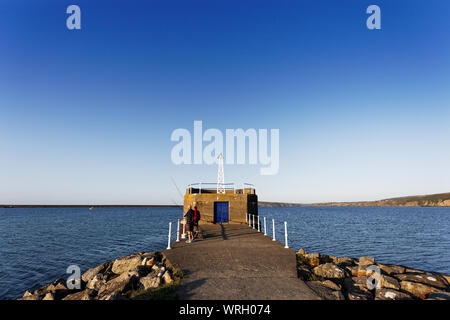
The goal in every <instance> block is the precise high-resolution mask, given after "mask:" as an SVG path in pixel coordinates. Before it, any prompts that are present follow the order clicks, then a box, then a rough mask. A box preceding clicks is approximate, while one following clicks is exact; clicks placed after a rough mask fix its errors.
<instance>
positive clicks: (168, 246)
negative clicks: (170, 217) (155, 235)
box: [167, 222, 172, 250]
mask: <svg viewBox="0 0 450 320" xmlns="http://www.w3.org/2000/svg"><path fill="white" fill-rule="evenodd" d="M171 233H172V222H169V241H168V242H167V250H170V238H171V236H172V234H171Z"/></svg>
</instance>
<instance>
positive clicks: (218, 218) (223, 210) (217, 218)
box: [214, 201, 228, 222]
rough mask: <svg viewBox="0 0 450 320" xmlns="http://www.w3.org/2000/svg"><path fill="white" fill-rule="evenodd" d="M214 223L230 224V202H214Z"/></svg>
mask: <svg viewBox="0 0 450 320" xmlns="http://www.w3.org/2000/svg"><path fill="white" fill-rule="evenodd" d="M214 222H228V202H226V201H220V202H214Z"/></svg>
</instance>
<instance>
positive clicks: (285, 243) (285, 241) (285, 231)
mask: <svg viewBox="0 0 450 320" xmlns="http://www.w3.org/2000/svg"><path fill="white" fill-rule="evenodd" d="M287 239H288V234H287V222H286V221H285V222H284V247H285V248H286V249H288V248H289V246H288V240H287Z"/></svg>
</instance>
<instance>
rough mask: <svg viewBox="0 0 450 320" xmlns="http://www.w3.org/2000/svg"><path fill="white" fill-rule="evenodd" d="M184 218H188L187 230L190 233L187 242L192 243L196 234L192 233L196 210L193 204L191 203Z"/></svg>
mask: <svg viewBox="0 0 450 320" xmlns="http://www.w3.org/2000/svg"><path fill="white" fill-rule="evenodd" d="M184 218H186V230H187V234H188V239H187V240H186V243H191V242H192V241H193V240H194V236H193V234H192V231H193V230H194V210H192V205H189V210H188V211H187V212H186V214H185V215H184Z"/></svg>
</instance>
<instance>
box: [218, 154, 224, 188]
mask: <svg viewBox="0 0 450 320" xmlns="http://www.w3.org/2000/svg"><path fill="white" fill-rule="evenodd" d="M217 160H218V161H217V163H218V164H219V168H218V171H217V193H223V194H224V193H225V176H224V173H223V156H222V153H220V154H219V156H218V157H217Z"/></svg>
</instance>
